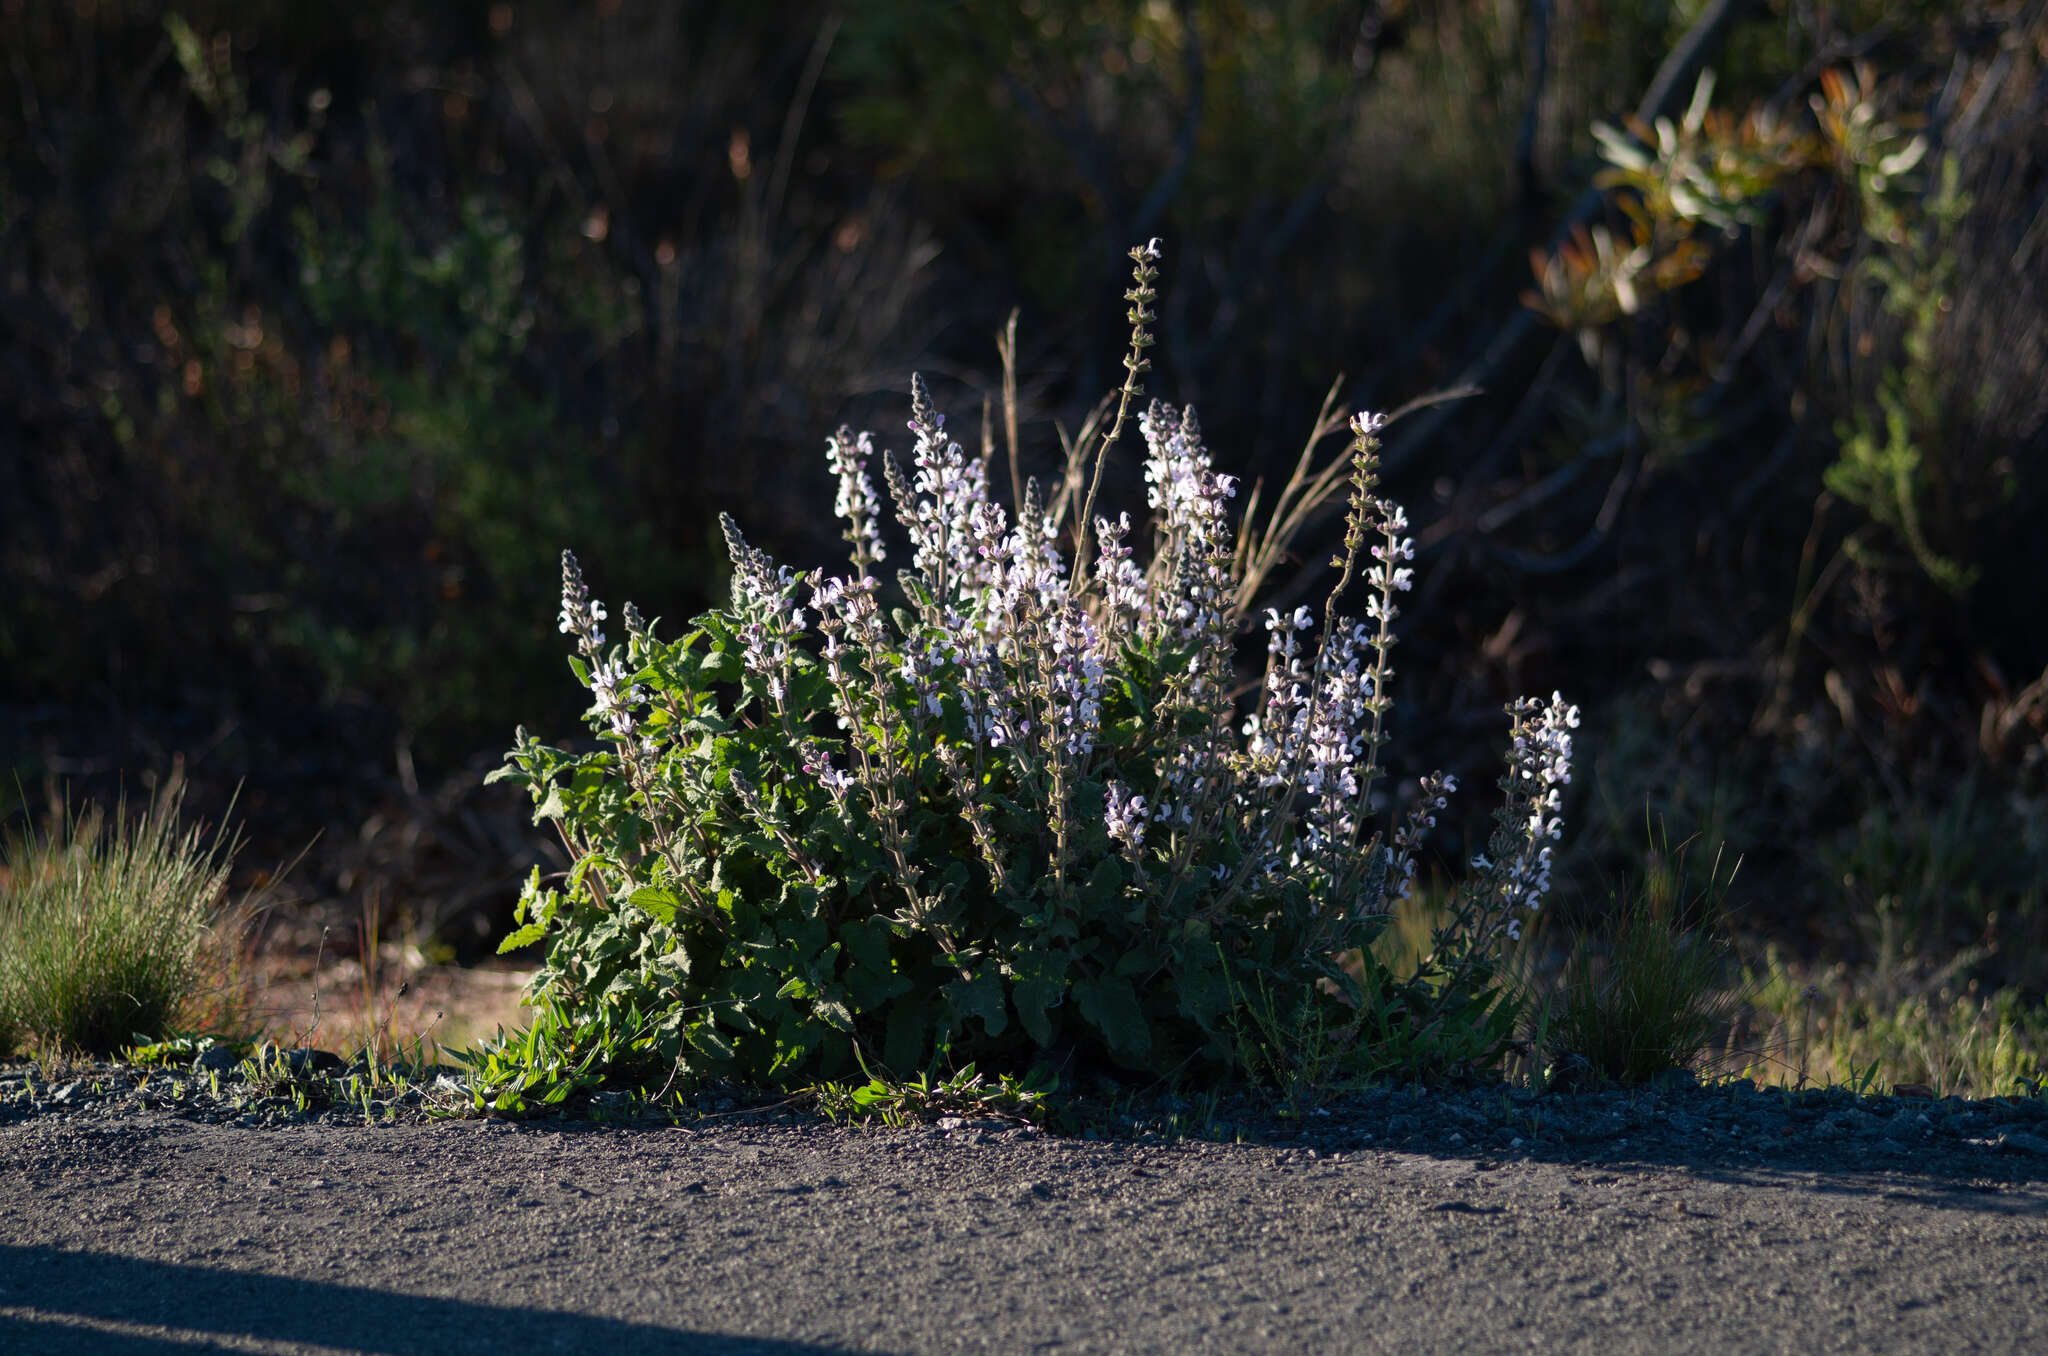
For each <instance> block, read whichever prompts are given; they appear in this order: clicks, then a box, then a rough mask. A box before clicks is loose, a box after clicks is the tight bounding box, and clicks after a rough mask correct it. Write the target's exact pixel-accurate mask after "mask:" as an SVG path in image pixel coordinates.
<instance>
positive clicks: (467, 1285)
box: [0, 1113, 2048, 1356]
mask: <svg viewBox="0 0 2048 1356" xmlns="http://www.w3.org/2000/svg"><path fill="white" fill-rule="evenodd" d="M2044 1277H2048V1161H2044V1160H2041V1159H2038V1158H2016V1157H2013V1156H2010V1155H1992V1154H1987V1153H1983V1152H1978V1151H1970V1152H1959V1151H1952V1150H1947V1149H1931V1150H1930V1151H1929V1152H1928V1153H1927V1154H1926V1155H1924V1156H1915V1157H1913V1158H1910V1159H1908V1160H1906V1161H1904V1162H1903V1163H1901V1162H1898V1161H1892V1162H1889V1163H1888V1164H1887V1165H1886V1166H1885V1167H1884V1168H1883V1169H1881V1170H1879V1169H1874V1168H1872V1169H1868V1170H1866V1167H1865V1165H1864V1164H1862V1163H1859V1162H1858V1161H1856V1158H1855V1154H1854V1151H1853V1150H1851V1149H1850V1148H1849V1147H1848V1146H1843V1145H1835V1146H1832V1147H1830V1146H1819V1145H1816V1146H1814V1147H1813V1149H1812V1151H1811V1152H1806V1153H1801V1152H1792V1153H1788V1154H1785V1155H1783V1156H1778V1157H1775V1158H1774V1159H1773V1160H1772V1161H1770V1162H1768V1163H1759V1162H1755V1161H1750V1160H1748V1159H1746V1158H1745V1157H1744V1156H1741V1155H1734V1154H1728V1155H1725V1156H1724V1157H1722V1158H1721V1159H1717V1158H1716V1157H1714V1155H1713V1153H1712V1152H1708V1153H1704V1154H1702V1155H1700V1156H1698V1157H1696V1158H1694V1159H1691V1160H1686V1159H1684V1158H1683V1157H1673V1156H1671V1155H1663V1156H1660V1157H1658V1158H1657V1159H1656V1160H1654V1161H1641V1160H1637V1161H1631V1160H1629V1159H1627V1158H1626V1157H1620V1156H1615V1157H1608V1158H1602V1157H1600V1156H1597V1155H1596V1156H1595V1157H1592V1158H1585V1159H1578V1160H1575V1161H1534V1160H1530V1159H1520V1160H1516V1159H1507V1160H1496V1159H1491V1158H1483V1157H1477V1156H1472V1155H1452V1154H1417V1153H1395V1152H1373V1151H1365V1152H1359V1153H1348V1154H1347V1153H1323V1154H1318V1153H1317V1152H1316V1151H1314V1150H1313V1149H1310V1148H1306V1147H1301V1146H1293V1147H1290V1146H1288V1145H1286V1144H1276V1143H1264V1144H1213V1143H1202V1142H1193V1141H1179V1142H1160V1143H1142V1142H1141V1143H1131V1142H1091V1141H1086V1140H1075V1139H1063V1138H1059V1137H1056V1136H1052V1135H1048V1134H1043V1133H1039V1132H1036V1131H1030V1130H1018V1129H1006V1128H999V1125H998V1123H987V1124H979V1125H978V1124H972V1123H970V1124H966V1125H954V1126H952V1127H951V1128H948V1129H938V1128H929V1127H925V1128H917V1129H909V1130H894V1131H878V1130H861V1131H853V1130H838V1129H833V1128H830V1127H828V1126H823V1125H817V1126H741V1125H730V1126H725V1127H722V1128H713V1129H704V1128H698V1129H691V1130H684V1129H648V1128H638V1129H617V1128H605V1127H599V1126H588V1125H585V1126H556V1125H537V1124H533V1123H526V1124H515V1123H509V1122H498V1121H481V1122H474V1121H473V1122H452V1123H445V1124H437V1125H411V1126H396V1127H385V1128H369V1127H364V1128H339V1127H334V1126H300V1127H292V1128H287V1129H282V1130H275V1131H250V1130H240V1129H236V1128H233V1127H224V1126H210V1125H198V1124H193V1123H190V1122H187V1121H182V1120H178V1119H174V1118H171V1117H169V1116H164V1115H161V1114H156V1113H150V1114H139V1115H136V1116H134V1117H132V1118H128V1119H125V1120H122V1121H120V1122H118V1123H100V1124H93V1123H86V1122H81V1121H74V1120H67V1119H65V1118H62V1117H46V1116H37V1117H32V1118H29V1119H25V1120H22V1121H19V1122H16V1123H13V1124H9V1125H4V1126H0V1351H6V1352H9V1353H23V1354H24V1356H26V1354H28V1353H44V1352H80V1353H84V1352H92V1353H115V1354H116V1356H121V1354H123V1353H166V1352H185V1351H197V1350H230V1351H257V1352H335V1351H345V1352H380V1353H400V1354H402V1356H412V1354H414V1353H418V1354H419V1356H426V1354H427V1353H433V1354H434V1356H447V1354H449V1353H464V1352H479V1353H481V1352H490V1353H493V1354H494V1356H497V1354H499V1353H505V1352H548V1351H572V1352H604V1353H608V1354H609V1356H625V1353H637V1352H708V1353H797V1352H834V1351H880V1352H938V1351H952V1350H989V1351H1004V1352H1015V1351H1063V1352H1152V1351H1156V1352H1185V1351H1230V1352H1263V1351H1273V1352H1282V1351H1287V1352H1295V1351H1395V1350H1400V1351H1417V1350H1421V1351H1432V1350H1436V1351H1448V1350H1521V1349H1531V1350H1548V1349H1556V1350H1582V1351H1593V1350H1598V1351H1603V1352H1606V1351H1686V1350H1699V1351H1788V1352H1790V1351H1799V1352H1809V1351H1838V1350H1840V1351H1885V1352H1889V1351H1941V1352H1960V1351H2028V1350H2032V1351H2040V1350H2048V1304H2044V1303H2043V1285H2042V1282H2043V1279H2044Z"/></svg>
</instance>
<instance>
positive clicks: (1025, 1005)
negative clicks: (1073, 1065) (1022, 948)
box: [1010, 952, 1067, 1046]
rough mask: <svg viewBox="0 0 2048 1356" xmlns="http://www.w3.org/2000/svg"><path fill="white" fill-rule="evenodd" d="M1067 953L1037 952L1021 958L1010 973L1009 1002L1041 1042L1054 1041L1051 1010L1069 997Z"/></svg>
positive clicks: (1045, 1043) (1044, 1043) (1048, 1043)
mask: <svg viewBox="0 0 2048 1356" xmlns="http://www.w3.org/2000/svg"><path fill="white" fill-rule="evenodd" d="M1066 996H1067V966H1066V957H1065V956H1064V955H1063V954H1061V953H1059V952H1036V953H1031V954H1028V955H1026V956H1021V957H1019V958H1018V960H1017V962H1016V964H1015V965H1014V966H1013V967H1012V970H1011V976H1010V1003H1011V1006H1013V1007H1015V1008H1016V1009H1017V1020H1018V1021H1019V1022H1022V1023H1023V1024H1024V1030H1025V1032H1026V1034H1028V1035H1029V1036H1030V1037H1031V1039H1032V1040H1034V1041H1036V1042H1037V1043H1038V1044H1039V1045H1040V1046H1048V1045H1051V1044H1052V1043H1053V1035H1054V1027H1053V1020H1052V1015H1051V1014H1052V1010H1053V1009H1054V1008H1056V1007H1058V1006H1059V1005H1060V1004H1061V1003H1062V1002H1064V1001H1065V1000H1066Z"/></svg>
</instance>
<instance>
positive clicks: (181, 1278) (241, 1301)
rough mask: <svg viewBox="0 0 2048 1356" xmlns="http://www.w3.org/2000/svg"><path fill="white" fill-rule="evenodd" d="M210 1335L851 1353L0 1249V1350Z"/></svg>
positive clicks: (182, 1345) (545, 1348) (117, 1346)
mask: <svg viewBox="0 0 2048 1356" xmlns="http://www.w3.org/2000/svg"><path fill="white" fill-rule="evenodd" d="M23 1310H32V1311H34V1312H32V1313H23V1312H22V1311H23ZM164 1329H168V1330H169V1331H168V1332H164V1331H162V1330H164ZM152 1330H154V1331H152ZM221 1339H227V1340H229V1341H250V1340H253V1341H254V1342H256V1343H261V1344H273V1343H274V1344H279V1345H285V1344H292V1343H300V1344H305V1345H309V1346H316V1347H321V1348H326V1349H339V1350H341V1351H361V1352H377V1353H379V1354H380V1356H450V1354H451V1353H461V1352H479V1353H482V1352H489V1353H494V1356H495V1354H496V1353H503V1352H506V1351H519V1352H553V1351H560V1352H576V1353H582V1352H595V1353H602V1356H632V1354H633V1353H639V1352H675V1353H687V1354H688V1356H697V1354H698V1353H701V1354H702V1356H830V1354H831V1353H837V1352H848V1351H851V1350H852V1348H847V1347H838V1346H820V1345H814V1344H812V1343H808V1342H785V1341H779V1340H775V1339H771V1338H759V1337H740V1336H726V1335H721V1334H718V1333H704V1332H691V1331H688V1330H685V1329H679V1328H667V1327H659V1326H656V1325H653V1324H646V1323H627V1322H622V1321H620V1320H617V1319H609V1318H595V1317H589V1316H586V1315H583V1314H574V1313H561V1312H556V1311H551V1310H545V1309H521V1308H512V1307H503V1308H501V1307H497V1306H493V1305H487V1304H475V1303H470V1302H467V1301H463V1300H451V1299H432V1298H422V1297H418V1296H412V1295H401V1294H393V1293H391V1292H389V1291H384V1290H371V1289H365V1288H363V1287H360V1286H350V1285H329V1284H327V1283H325V1282H321V1281H304V1280H295V1279H292V1278H290V1277H286V1276H266V1275H262V1274H260V1273H255V1272H245V1271H229V1270H224V1269H217V1268H211V1267H203V1266H178V1265H172V1264H169V1263H164V1262H150V1261H142V1260H138V1259H136V1258H131V1257H120V1256H114V1255H110V1254H105V1253H92V1252H66V1251H63V1250H61V1249H57V1248H23V1247H8V1246H4V1245H0V1351H4V1352H10V1353H12V1352H19V1353H22V1354H23V1356H30V1353H34V1354H35V1356H45V1354H46V1353H47V1356H59V1354H60V1353H69V1352H79V1353H87V1352H90V1353H93V1356H167V1354H168V1353H171V1352H190V1351H194V1350H219V1349H220V1348H219V1347H218V1346H217V1345H216V1342H217V1341H219V1340H221ZM259 1349H261V1348H260V1347H259Z"/></svg>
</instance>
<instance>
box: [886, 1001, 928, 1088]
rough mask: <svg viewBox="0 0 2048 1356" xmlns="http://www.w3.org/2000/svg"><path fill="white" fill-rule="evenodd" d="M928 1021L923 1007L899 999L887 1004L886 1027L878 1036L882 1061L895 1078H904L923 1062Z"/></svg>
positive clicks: (921, 1065) (922, 1065)
mask: <svg viewBox="0 0 2048 1356" xmlns="http://www.w3.org/2000/svg"><path fill="white" fill-rule="evenodd" d="M930 1024H931V1023H930V1019H929V1017H928V1016H927V1014H926V1013H925V1010H924V1004H922V1003H915V1002H910V1001H908V1000H901V1001H898V1002H895V1003H891V1004H890V1005H889V1024H888V1027H887V1029H886V1030H885V1031H884V1033H883V1036H882V1062H883V1063H885V1064H887V1065H888V1066H889V1071H890V1072H891V1073H893V1074H895V1075H896V1076H897V1077H899V1078H908V1077H909V1076H910V1074H911V1073H912V1072H913V1071H914V1070H917V1069H922V1068H923V1067H924V1062H925V1032H926V1030H927V1029H928V1028H929V1027H930Z"/></svg>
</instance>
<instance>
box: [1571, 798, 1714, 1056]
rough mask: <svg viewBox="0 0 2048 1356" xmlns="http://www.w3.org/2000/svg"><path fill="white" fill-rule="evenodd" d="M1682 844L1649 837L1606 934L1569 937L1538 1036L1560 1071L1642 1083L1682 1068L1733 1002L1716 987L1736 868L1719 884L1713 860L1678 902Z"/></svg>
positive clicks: (1709, 1040)
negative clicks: (1637, 874) (1701, 880)
mask: <svg viewBox="0 0 2048 1356" xmlns="http://www.w3.org/2000/svg"><path fill="white" fill-rule="evenodd" d="M1688 846H1690V845H1689V844H1681V845H1680V846H1679V847H1678V848H1677V849H1676V851H1675V852H1674V851H1673V850H1672V849H1671V848H1670V847H1669V840H1668V839H1667V838H1665V837H1664V836H1663V835H1662V834H1661V833H1659V832H1653V833H1652V835H1651V850H1650V853H1649V858H1648V862H1647V865H1646V867H1645V870H1644V874H1643V880H1642V882H1641V885H1640V886H1639V887H1638V888H1636V889H1634V890H1632V891H1626V890H1625V891H1624V892H1623V894H1622V897H1621V900H1620V907H1619V908H1618V910H1617V911H1616V914H1615V919H1614V924H1613V930H1612V936H1611V937H1610V938H1608V939H1607V940H1606V941H1605V942H1604V943H1603V942H1601V941H1600V940H1598V939H1596V938H1595V937H1593V936H1592V935H1591V934H1589V933H1584V932H1582V933H1580V934H1579V935H1578V936H1576V937H1575V938H1574V939H1573V943H1572V946H1571V950H1570V953H1569V955H1568V956H1567V958H1566V960H1565V964H1564V972H1563V976H1562V983H1561V984H1560V985H1559V986H1558V988H1557V990H1556V991H1555V992H1554V993H1553V995H1552V996H1551V1000H1550V1002H1549V1003H1548V1004H1547V1005H1546V1006H1545V1010H1544V1021H1545V1023H1546V1027H1545V1029H1544V1030H1543V1032H1542V1034H1541V1036H1540V1037H1539V1039H1538V1043H1539V1045H1541V1046H1542V1049H1543V1054H1544V1056H1545V1057H1546V1058H1547V1059H1548V1061H1549V1062H1550V1064H1551V1066H1552V1068H1553V1069H1555V1070H1557V1071H1559V1073H1560V1074H1569V1073H1571V1072H1574V1071H1576V1072H1580V1073H1592V1074H1595V1075H1597V1076H1599V1077H1601V1078H1606V1079H1611V1080H1613V1081H1615V1082H1619V1083H1642V1082H1647V1081H1648V1080H1650V1079H1652V1078H1655V1077H1656V1076H1657V1075H1659V1074H1661V1073H1664V1072H1666V1071H1667V1070H1670V1069H1673V1068H1691V1067H1693V1066H1694V1065H1695V1064H1696V1063H1697V1062H1698V1060H1699V1059H1700V1057H1701V1055H1702V1054H1703V1053H1704V1052H1705V1051H1706V1050H1708V1049H1709V1048H1710V1047H1711V1046H1712V1045H1713V1044H1714V1042H1715V1039H1716V1037H1717V1036H1718V1035H1720V1034H1721V1033H1722V1032H1723V1031H1724V1030H1725V1029H1726V1027H1727V1025H1728V1023H1729V1021H1730V1020H1731V1019H1732V1018H1733V1016H1734V1014H1735V1010H1736V1008H1737V1006H1738V1004H1739V997H1738V996H1737V995H1735V994H1731V993H1729V992H1727V991H1726V990H1725V989H1723V988H1722V987H1721V985H1720V978H1721V975H1722V972H1723V970H1724V969H1725V967H1726V966H1727V963H1728V960H1729V957H1730V955H1731V954H1732V950H1733V948H1732V946H1731V945H1730V944H1729V943H1728V942H1727V941H1726V940H1725V938H1724V937H1723V936H1721V935H1720V934H1719V932H1718V929H1719V927H1720V925H1721V922H1722V919H1723V901H1724V899H1725V896H1726V892H1727V889H1728V886H1729V885H1730V884H1732V883H1733V881H1734V879H1735V871H1734V869H1733V868H1731V869H1730V870H1729V871H1728V874H1727V877H1726V879H1723V878H1722V875H1721V861H1720V858H1719V856H1718V855H1717V856H1716V858H1715V860H1714V863H1713V867H1712V868H1711V870H1710V871H1709V873H1708V877H1707V882H1706V884H1705V886H1704V887H1702V888H1701V889H1700V891H1699V892H1698V894H1697V895H1695V896H1694V897H1693V898H1692V899H1691V900H1687V899H1686V898H1685V892H1686V889H1687V884H1688V879H1687V871H1686V864H1685V857H1686V849H1687V847H1688Z"/></svg>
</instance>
